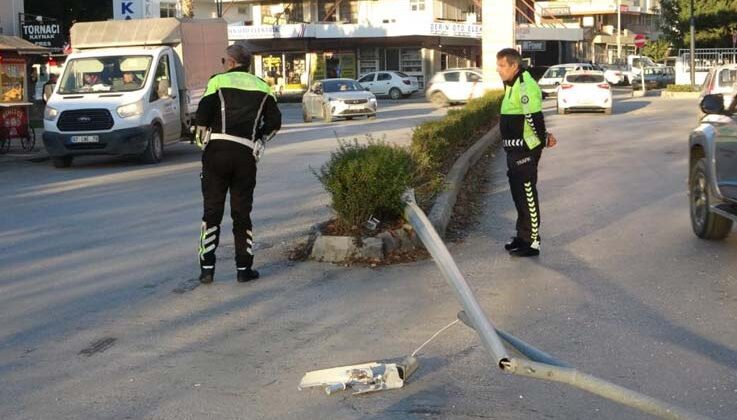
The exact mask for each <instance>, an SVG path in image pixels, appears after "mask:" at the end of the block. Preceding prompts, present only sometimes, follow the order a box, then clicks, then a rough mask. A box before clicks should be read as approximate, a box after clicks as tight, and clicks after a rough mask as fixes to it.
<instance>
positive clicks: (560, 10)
mask: <svg viewBox="0 0 737 420" xmlns="http://www.w3.org/2000/svg"><path fill="white" fill-rule="evenodd" d="M570 15H571V8H570V7H568V6H554V7H543V9H542V17H543V18H546V17H551V16H556V17H557V16H570Z"/></svg>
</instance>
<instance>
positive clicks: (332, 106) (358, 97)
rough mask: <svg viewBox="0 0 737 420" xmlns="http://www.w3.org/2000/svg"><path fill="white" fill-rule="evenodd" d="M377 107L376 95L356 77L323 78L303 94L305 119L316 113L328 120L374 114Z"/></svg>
mask: <svg viewBox="0 0 737 420" xmlns="http://www.w3.org/2000/svg"><path fill="white" fill-rule="evenodd" d="M376 109H377V103H376V96H374V94H373V93H371V92H367V91H366V90H364V88H363V87H361V85H360V84H358V82H356V81H355V80H353V79H325V80H320V81H318V82H315V83H314V84H313V85H312V87H311V88H310V90H309V91H308V92H307V93H305V94H304V96H302V117H303V119H304V121H305V122H311V121H312V119H313V118H315V117H320V118H322V119H324V120H325V122H332V121H333V118H345V119H348V120H350V119H353V117H363V116H365V117H368V118H375V117H376Z"/></svg>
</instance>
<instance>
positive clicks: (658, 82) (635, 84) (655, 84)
mask: <svg viewBox="0 0 737 420" xmlns="http://www.w3.org/2000/svg"><path fill="white" fill-rule="evenodd" d="M675 82H676V70H675V69H674V68H673V67H665V66H660V67H645V87H646V88H647V89H660V88H664V87H666V86H668V85H672V84H674V83H675ZM632 89H634V90H638V89H642V75H639V74H638V75H637V76H635V78H634V79H633V80H632Z"/></svg>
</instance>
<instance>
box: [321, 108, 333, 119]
mask: <svg viewBox="0 0 737 420" xmlns="http://www.w3.org/2000/svg"><path fill="white" fill-rule="evenodd" d="M322 114H323V117H324V118H325V122H326V123H330V122H333V112H332V111H331V110H330V104H325V105H323V107H322Z"/></svg>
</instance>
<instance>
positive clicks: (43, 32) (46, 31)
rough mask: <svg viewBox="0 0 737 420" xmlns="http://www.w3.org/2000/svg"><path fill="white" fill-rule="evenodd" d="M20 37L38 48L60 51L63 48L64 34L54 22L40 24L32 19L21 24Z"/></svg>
mask: <svg viewBox="0 0 737 420" xmlns="http://www.w3.org/2000/svg"><path fill="white" fill-rule="evenodd" d="M21 36H22V37H23V39H25V40H26V41H28V42H32V43H34V44H36V45H38V46H40V47H46V48H52V49H57V50H61V49H62V48H63V47H64V34H63V33H62V30H61V25H60V24H58V23H56V22H44V21H43V20H42V21H41V22H39V21H37V20H35V19H33V20H29V21H26V22H23V23H22V24H21Z"/></svg>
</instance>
